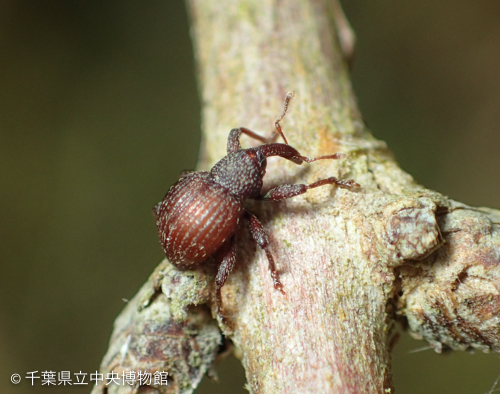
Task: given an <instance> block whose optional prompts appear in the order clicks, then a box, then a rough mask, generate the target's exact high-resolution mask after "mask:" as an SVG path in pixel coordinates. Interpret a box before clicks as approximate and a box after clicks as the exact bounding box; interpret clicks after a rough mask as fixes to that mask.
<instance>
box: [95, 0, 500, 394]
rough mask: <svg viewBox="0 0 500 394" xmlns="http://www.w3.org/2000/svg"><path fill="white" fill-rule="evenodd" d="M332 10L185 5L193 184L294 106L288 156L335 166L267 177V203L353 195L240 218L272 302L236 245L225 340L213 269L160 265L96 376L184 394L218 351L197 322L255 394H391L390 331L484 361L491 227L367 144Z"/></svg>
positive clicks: (497, 303) (244, 241)
mask: <svg viewBox="0 0 500 394" xmlns="http://www.w3.org/2000/svg"><path fill="white" fill-rule="evenodd" d="M333 4H334V5H333V6H329V5H331V2H327V1H322V0H309V1H300V2H284V1H276V0H275V1H270V0H267V1H251V0H220V1H210V0H188V5H189V10H190V13H191V19H192V29H193V30H192V35H193V40H194V43H195V50H196V57H197V60H198V70H199V82H200V90H201V96H202V100H203V130H204V137H203V149H202V155H201V156H202V160H201V161H200V166H199V167H200V169H208V168H210V167H211V166H212V165H213V164H214V163H215V162H216V161H217V160H219V159H220V158H221V157H223V156H224V155H225V147H226V139H227V136H228V133H229V129H231V128H233V127H238V126H245V127H248V128H250V129H252V130H256V131H262V130H264V131H267V130H269V131H270V129H271V126H272V122H273V121H274V119H275V118H276V117H277V115H279V113H280V110H281V108H280V106H281V102H282V101H281V100H282V99H283V98H284V97H285V94H286V92H287V91H288V90H291V89H295V90H296V91H297V98H296V99H295V100H294V101H293V102H292V103H291V108H290V110H289V113H288V114H287V117H286V118H285V119H284V121H283V123H282V126H283V128H284V131H285V134H286V136H287V138H288V140H289V142H290V144H291V145H292V146H294V147H295V148H297V149H298V150H299V151H300V152H301V153H302V154H304V155H307V156H309V157H312V156H318V155H325V154H331V153H334V152H338V151H340V152H344V153H346V154H347V159H344V160H338V161H329V162H326V161H321V162H315V163H312V164H310V165H304V166H302V167H298V166H296V165H294V164H292V163H288V162H284V160H272V161H271V160H270V162H269V165H268V170H267V175H266V179H265V180H266V183H265V186H264V188H270V187H272V186H274V185H278V184H281V183H311V182H314V181H317V180H318V179H322V178H325V177H328V176H336V177H340V178H347V177H348V178H353V179H355V180H356V181H357V182H358V183H360V184H361V189H360V190H359V191H357V192H352V191H349V190H343V189H335V188H332V187H321V188H318V189H314V190H311V191H309V192H308V193H307V194H305V195H303V196H299V197H296V198H294V199H292V200H287V201H284V202H281V203H269V202H253V203H251V204H248V205H247V208H248V209H249V210H251V211H252V212H253V213H255V214H256V215H257V216H258V217H259V218H260V219H261V220H262V221H263V222H264V226H265V229H266V231H267V233H268V235H269V238H270V243H271V247H272V251H273V255H274V256H275V259H276V261H277V265H278V269H279V270H280V272H281V280H282V283H283V286H284V290H285V292H286V294H285V295H283V294H281V293H280V292H278V291H276V290H275V289H274V287H273V282H272V279H271V277H270V274H269V269H268V262H267V260H266V256H265V254H264V253H262V252H261V251H260V250H258V249H257V248H256V247H255V245H254V243H253V242H252V241H251V238H250V236H249V234H248V231H247V230H246V229H242V230H241V231H239V232H238V234H237V235H238V255H237V267H236V268H235V270H234V272H233V273H232V274H231V275H230V277H229V279H228V282H227V283H226V285H225V286H224V288H223V292H222V296H223V301H224V305H225V313H226V314H227V317H228V319H227V320H228V322H229V323H228V324H227V325H225V324H224V323H223V322H222V321H221V320H220V318H219V317H218V316H217V313H216V305H215V302H214V285H213V278H214V273H215V271H214V267H204V268H203V269H200V270H197V271H189V272H180V271H178V270H176V269H174V268H173V267H172V265H170V264H169V263H168V262H163V263H162V265H161V266H160V267H159V268H158V269H157V271H156V272H155V273H154V274H153V276H152V277H151V278H150V281H149V282H148V284H146V285H145V287H144V288H143V290H142V291H141V293H140V294H139V295H138V296H136V298H135V299H134V300H133V301H132V302H131V303H130V305H129V306H128V307H127V308H126V310H125V311H124V312H123V314H122V316H121V317H120V318H119V319H117V321H116V323H115V332H114V334H113V337H112V345H111V346H110V350H109V351H108V354H107V355H106V357H105V359H104V360H103V364H102V371H103V372H107V371H111V370H117V368H116V367H117V366H119V368H118V369H121V370H126V369H129V370H130V369H132V370H139V369H148V370H149V371H154V370H160V369H165V370H168V371H169V376H170V377H171V380H170V381H169V386H167V387H163V388H161V387H159V388H160V392H191V391H192V388H191V386H192V387H195V386H196V385H197V383H198V382H199V379H200V378H201V376H202V375H203V374H204V373H205V372H206V371H208V370H209V369H210V366H211V365H212V362H213V360H214V359H215V358H216V354H217V351H218V350H217V346H218V344H219V343H220V342H221V341H222V339H221V334H220V331H219V329H217V327H216V325H215V324H214V321H213V320H212V319H211V318H210V313H209V310H208V308H206V307H204V305H207V306H209V307H210V308H211V316H215V317H216V318H217V319H218V323H219V327H220V329H221V330H222V332H223V334H224V335H225V336H226V337H227V338H230V339H231V340H232V342H233V343H234V345H235V346H236V349H237V355H238V356H239V357H240V358H241V359H242V362H243V365H244V367H245V369H246V375H247V379H248V383H249V389H250V391H251V392H254V393H274V392H276V393H278V392H280V393H281V392H318V393H319V392H325V393H327V392H337V393H354V392H355V393H361V392H369V393H375V392H378V393H383V392H386V393H387V392H392V390H393V387H392V379H391V372H390V347H391V343H392V339H393V338H392V337H391V332H392V328H393V325H394V321H395V318H396V315H399V316H400V318H402V317H405V316H406V317H407V318H408V323H409V326H410V328H411V329H412V330H413V331H414V332H415V333H416V335H420V336H423V337H425V338H426V339H428V340H429V341H430V342H431V344H432V345H433V346H435V348H436V350H440V349H441V348H442V346H443V345H444V346H447V347H450V348H452V349H467V348H478V349H482V350H490V349H492V350H498V346H499V345H498V343H499V327H500V325H499V324H498V316H499V313H498V311H499V309H500V297H499V295H498V289H499V288H500V282H499V278H498V276H499V269H498V266H499V264H498V263H499V258H500V257H499V256H500V236H499V223H500V213H499V212H498V211H493V210H489V209H486V208H484V209H481V210H479V209H472V208H470V207H467V206H465V205H463V204H460V203H456V202H454V201H452V200H449V199H448V198H446V197H445V196H442V195H440V194H438V193H436V192H433V191H431V190H427V189H424V188H423V187H421V186H420V185H418V184H416V183H415V182H414V181H413V179H412V178H411V176H409V175H408V174H406V173H405V172H403V171H402V170H401V169H400V168H399V167H398V166H397V164H396V163H395V161H394V159H393V157H392V155H391V153H390V152H389V151H388V149H387V148H386V146H385V144H384V143H383V142H381V141H377V140H375V139H374V138H373V137H372V136H371V135H370V133H369V132H368V130H367V129H366V127H365V125H364V124H363V122H362V120H361V117H360V114H359V111H358V108H357V106H356V102H355V98H354V95H353V92H352V87H351V84H350V81H349V74H348V70H347V67H346V61H345V60H346V58H350V56H349V54H350V52H351V50H350V49H349V48H352V42H353V41H354V40H353V35H352V34H349V31H350V30H349V26H348V24H347V22H346V21H345V18H344V17H343V15H342V14H341V10H340V7H339V6H338V4H337V3H333ZM335 21H336V23H337V24H339V25H338V26H337V25H336V24H335ZM337 31H338V32H340V33H339V34H337ZM350 43H351V44H350ZM252 143H253V142H252V141H249V140H243V145H245V146H249V145H251V144H252ZM192 305H198V306H197V307H193V306H192ZM152 311H153V312H154V313H153V312H152ZM152 333H153V334H154V335H153V334H152ZM173 333H175V334H173ZM186 344H188V345H186ZM183 346H184V348H185V349H187V350H186V351H185V352H184V353H183V352H179V351H178V349H180V348H181V349H182V348H183ZM148 357H149V358H148ZM152 358H153V359H152ZM193 360H195V361H193ZM129 389H130V388H129ZM100 390H103V388H102V387H101V388H96V389H95V390H94V392H95V393H98V392H103V391H100ZM112 390H114V389H110V388H108V392H120V391H112ZM117 390H118V389H117ZM162 390H163V391H162ZM127 392H129V391H127Z"/></svg>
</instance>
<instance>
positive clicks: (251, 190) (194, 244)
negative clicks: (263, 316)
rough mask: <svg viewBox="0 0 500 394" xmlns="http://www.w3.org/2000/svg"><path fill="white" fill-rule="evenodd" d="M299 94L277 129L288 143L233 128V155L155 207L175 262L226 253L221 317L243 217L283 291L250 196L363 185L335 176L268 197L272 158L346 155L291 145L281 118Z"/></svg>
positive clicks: (186, 179)
mask: <svg viewBox="0 0 500 394" xmlns="http://www.w3.org/2000/svg"><path fill="white" fill-rule="evenodd" d="M293 96H294V93H293V92H292V93H288V94H287V96H286V98H285V105H284V108H283V113H282V114H281V116H280V117H279V118H278V119H277V120H276V122H275V126H276V130H277V133H279V135H281V137H282V138H283V140H284V141H285V144H280V143H274V142H273V141H274V139H275V137H276V136H277V134H276V135H275V136H274V138H264V137H261V136H260V135H258V134H256V133H254V132H253V131H251V130H249V129H246V128H244V127H240V128H237V129H232V130H231V132H230V133H229V137H228V140H227V156H225V157H223V158H222V159H221V160H220V161H219V162H218V163H216V164H215V165H214V166H213V168H212V169H211V170H210V172H205V171H200V172H191V173H184V174H183V175H182V176H181V178H180V179H179V181H178V182H177V183H176V184H174V185H173V186H172V187H171V188H170V190H169V192H168V193H167V195H166V196H165V198H164V199H163V200H162V201H161V202H160V203H159V204H158V205H156V206H155V207H154V214H155V216H156V225H157V226H158V234H159V236H160V243H161V246H162V247H163V251H164V252H165V255H166V256H167V258H168V259H169V261H170V262H171V263H173V264H174V265H176V266H177V267H179V268H183V269H191V268H194V267H196V266H198V265H200V264H203V263H204V262H205V261H207V259H208V258H209V257H210V256H212V255H214V254H215V253H216V252H217V251H219V250H222V251H223V253H222V257H221V260H222V261H221V263H220V266H219V270H218V273H217V276H216V278H215V283H216V289H217V290H216V299H217V305H218V308H219V314H220V315H221V316H222V315H223V311H222V298H221V289H222V286H224V283H225V282H226V279H227V277H228V275H229V273H230V272H231V270H232V269H233V267H234V263H235V261H236V240H235V233H236V230H237V229H238V226H239V225H240V221H241V219H242V218H243V217H245V219H246V220H248V222H249V225H250V233H251V235H252V237H253V239H254V240H255V242H257V244H258V245H259V247H260V248H262V249H263V250H264V252H265V253H266V256H267V259H268V260H269V269H270V271H271V277H272V279H273V282H274V287H275V288H276V289H278V290H280V291H281V292H283V285H282V284H281V282H280V279H279V275H278V272H277V271H276V266H275V264H274V259H273V256H272V254H271V251H270V248H269V246H268V239H267V236H266V234H265V232H264V229H263V227H262V224H261V222H260V221H259V219H258V218H257V217H256V216H255V215H253V214H252V213H250V212H248V211H246V210H245V209H244V208H243V202H244V201H245V200H246V199H258V200H268V201H280V200H284V199H287V198H291V197H294V196H298V195H299V194H303V193H305V192H306V191H307V190H309V189H313V188H315V187H319V186H323V185H328V184H335V185H337V186H340V187H342V188H346V189H352V188H353V187H356V186H359V185H358V184H357V183H356V182H354V181H353V180H348V181H342V180H339V179H337V178H334V177H330V178H327V179H322V180H320V181H317V182H314V183H311V184H310V185H303V184H298V185H289V184H283V185H279V186H276V187H275V188H273V189H271V190H269V192H268V193H267V194H265V195H262V194H261V188H262V178H263V177H264V174H265V172H266V164H267V160H266V159H267V158H268V157H271V156H279V157H283V158H284V159H287V160H290V161H292V162H294V163H296V164H302V163H303V162H307V163H311V162H313V161H316V160H323V159H339V158H341V157H344V154H342V153H335V154H333V155H328V156H320V157H316V158H312V159H310V158H308V157H305V156H302V155H301V154H300V153H299V152H298V151H297V150H296V149H295V148H293V147H292V146H290V145H288V142H287V141H286V138H285V136H284V134H283V131H282V130H281V126H280V121H281V120H282V119H283V117H284V116H285V113H286V111H287V108H288V104H289V102H290V100H291V99H292V97H293ZM241 133H244V134H246V135H248V136H250V137H252V138H255V139H256V140H259V141H261V142H262V143H263V145H260V146H257V147H255V148H248V149H242V148H241V145H240V136H241ZM223 246H224V248H223Z"/></svg>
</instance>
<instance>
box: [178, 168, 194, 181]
mask: <svg viewBox="0 0 500 394" xmlns="http://www.w3.org/2000/svg"><path fill="white" fill-rule="evenodd" d="M193 172H195V171H193V170H184V171H182V172H181V175H179V179H182V178H185V177H187V176H188V175H189V174H192V173H193Z"/></svg>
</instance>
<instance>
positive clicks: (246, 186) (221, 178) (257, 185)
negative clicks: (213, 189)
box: [210, 148, 266, 200]
mask: <svg viewBox="0 0 500 394" xmlns="http://www.w3.org/2000/svg"><path fill="white" fill-rule="evenodd" d="M265 172H266V159H265V157H263V156H262V155H261V154H260V152H259V151H258V149H255V148H250V149H241V150H239V151H237V152H234V153H230V154H228V155H227V156H226V157H224V158H223V159H222V160H220V161H219V162H217V163H216V164H215V165H214V166H213V168H212V170H211V171H210V174H211V175H212V177H213V179H214V180H215V182H217V183H218V184H220V185H221V186H222V187H224V188H225V189H227V190H228V191H229V192H230V193H231V194H232V195H233V196H235V197H236V198H239V199H241V200H245V199H247V198H255V197H258V196H259V195H260V190H261V189H262V177H263V176H264V174H265Z"/></svg>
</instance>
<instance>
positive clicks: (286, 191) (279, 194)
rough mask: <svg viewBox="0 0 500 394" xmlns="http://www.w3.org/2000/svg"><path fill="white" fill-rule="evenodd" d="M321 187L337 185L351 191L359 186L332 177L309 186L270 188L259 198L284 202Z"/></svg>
mask: <svg viewBox="0 0 500 394" xmlns="http://www.w3.org/2000/svg"><path fill="white" fill-rule="evenodd" d="M323 185H337V186H339V187H341V188H343V189H352V188H354V187H359V184H357V183H356V182H354V181H353V180H352V179H349V180H348V181H342V180H340V179H337V178H335V177H333V176H332V177H330V178H327V179H322V180H320V181H317V182H314V183H311V184H310V185H303V184H298V185H289V184H286V183H285V184H283V185H279V186H276V187H274V188H272V189H271V190H269V191H268V192H267V193H266V195H264V196H262V197H261V198H262V200H267V201H280V200H285V199H287V198H291V197H295V196H298V195H300V194H304V193H305V192H307V191H308V190H309V189H314V188H315V187H320V186H323Z"/></svg>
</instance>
